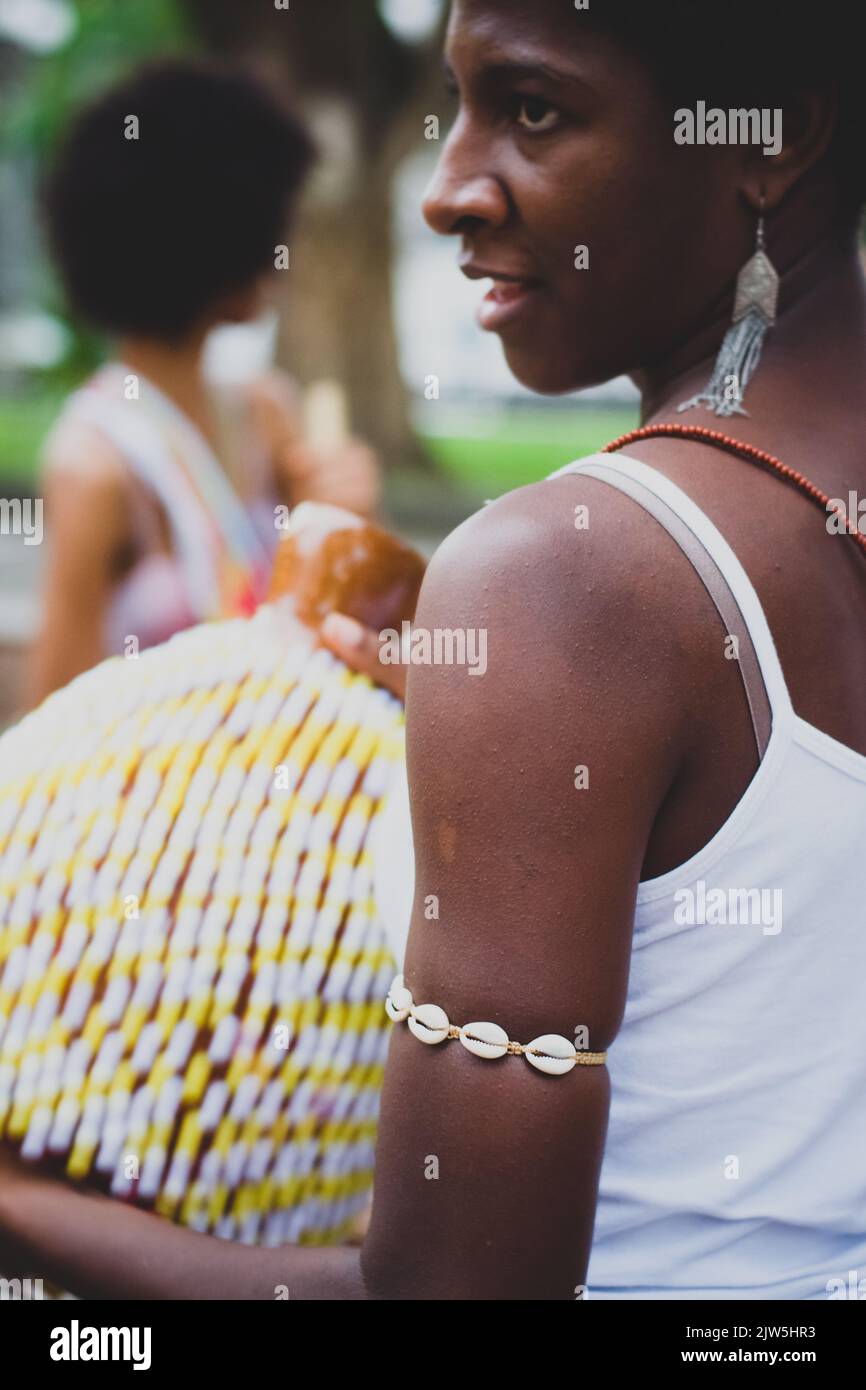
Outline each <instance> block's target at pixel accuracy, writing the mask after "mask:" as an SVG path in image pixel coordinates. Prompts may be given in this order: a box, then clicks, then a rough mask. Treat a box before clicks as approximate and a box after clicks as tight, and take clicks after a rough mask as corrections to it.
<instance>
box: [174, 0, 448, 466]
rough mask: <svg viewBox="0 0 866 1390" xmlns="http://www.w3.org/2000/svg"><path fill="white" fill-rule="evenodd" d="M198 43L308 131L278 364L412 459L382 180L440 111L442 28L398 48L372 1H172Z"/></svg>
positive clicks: (402, 458)
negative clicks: (311, 144)
mask: <svg viewBox="0 0 866 1390" xmlns="http://www.w3.org/2000/svg"><path fill="white" fill-rule="evenodd" d="M182 6H183V8H184V10H185V11H186V13H187V15H188V16H189V18H190V19H191V21H192V23H193V26H194V27H195V29H196V30H197V31H198V33H199V34H200V35H201V37H202V39H203V41H204V43H205V45H206V47H207V48H209V49H210V50H212V51H213V52H215V53H218V54H220V55H223V56H225V57H230V58H237V59H239V60H243V61H245V62H248V63H252V64H253V65H254V66H256V67H257V69H258V70H259V71H260V72H261V73H262V74H263V75H265V76H267V77H269V78H270V79H271V80H272V81H274V82H275V83H277V84H278V85H279V86H280V87H281V88H282V89H283V90H284V91H286V90H287V91H288V92H289V94H290V95H291V96H292V97H293V98H294V100H295V103H296V104H297V106H298V107H299V109H300V110H301V112H302V114H303V115H304V116H305V117H306V119H307V120H308V122H309V123H310V125H311V127H312V130H313V135H314V138H315V140H316V142H317V145H318V147H319V152H320V164H319V168H318V170H317V172H316V173H315V174H314V176H313V178H312V180H311V184H310V188H309V190H308V194H307V196H306V197H305V200H304V203H303V206H302V209H301V215H300V217H299V220H298V223H297V226H296V228H295V231H294V232H293V235H292V239H291V271H290V282H289V286H290V288H289V294H290V305H289V309H288V312H287V314H286V316H285V319H284V331H283V340H282V353H283V358H284V360H285V362H286V363H287V365H288V366H289V368H290V370H291V371H292V373H293V374H294V375H295V376H296V377H298V378H299V379H300V380H301V381H303V382H308V381H312V380H314V379H316V378H318V377H323V376H327V377H332V378H335V379H336V380H338V381H340V382H341V383H342V384H343V386H344V387H345V389H346V391H347V393H348V396H349V401H350V409H351V416H352V425H353V428H354V429H355V430H357V431H358V432H359V433H360V434H362V435H363V436H364V437H365V438H367V439H369V440H371V441H372V442H373V443H374V444H375V445H376V446H377V447H378V448H379V449H380V450H381V452H382V454H383V456H384V458H385V460H386V462H387V463H389V464H396V463H401V464H404V465H405V464H416V465H417V464H423V463H424V462H425V461H426V456H425V454H424V451H423V448H422V446H421V445H420V443H419V441H418V440H417V439H416V437H415V435H414V434H413V431H412V428H411V424H410V418H409V399H408V393H407V391H406V388H405V385H404V383H403V381H402V378H401V376H400V371H399V364H398V350H397V341H396V335H395V330H394V319H393V303H392V284H391V275H392V261H393V250H394V248H393V236H392V226H391V221H392V184H393V178H394V174H395V171H396V169H397V167H398V165H399V163H400V161H401V160H402V159H403V158H404V156H405V155H406V154H407V153H408V152H409V151H410V150H411V149H412V148H413V147H417V145H418V143H419V142H420V141H421V140H422V139H423V137H424V118H425V116H426V115H428V114H435V112H436V109H437V107H436V105H435V104H434V103H435V102H438V104H439V105H440V106H441V97H440V96H439V93H440V91H441V80H440V77H439V73H440V54H441V34H437V35H435V36H434V37H433V39H432V40H430V41H429V42H427V43H425V44H423V45H410V44H405V43H402V42H401V41H400V40H399V39H398V38H396V37H395V36H394V35H393V34H392V33H391V31H390V30H389V29H388V28H387V26H386V25H385V24H384V22H383V21H382V19H381V17H380V15H379V12H378V8H377V5H376V0H325V3H323V0H290V8H289V9H278V8H277V7H276V0H182Z"/></svg>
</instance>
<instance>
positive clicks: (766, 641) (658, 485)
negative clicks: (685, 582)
mask: <svg viewBox="0 0 866 1390" xmlns="http://www.w3.org/2000/svg"><path fill="white" fill-rule="evenodd" d="M568 473H583V474H586V475H587V476H589V477H592V478H596V479H598V480H599V481H600V482H606V483H609V484H610V485H611V486H613V487H618V488H619V489H620V491H622V492H626V493H627V494H628V495H629V496H630V497H632V498H633V499H634V500H635V501H636V502H638V503H639V504H640V505H644V506H646V504H645V503H643V502H642V501H641V497H640V489H645V490H646V491H647V492H649V493H651V494H653V495H654V496H655V497H656V498H658V500H659V501H660V502H661V503H663V504H664V506H666V507H667V508H668V509H669V510H670V511H671V512H673V513H674V514H675V516H676V517H678V518H679V520H680V521H681V522H682V523H683V524H684V525H685V526H686V528H687V529H688V531H689V532H690V533H691V535H692V536H693V537H694V538H695V540H696V541H697V542H698V543H699V545H700V547H701V548H702V549H703V550H704V551H705V552H706V554H707V555H709V557H710V558H711V560H712V561H713V562H714V564H715V566H716V567H717V569H718V571H719V573H720V574H721V576H722V578H723V579H724V581H725V584H726V585H727V587H728V588H729V590H730V592H731V594H732V595H733V597H734V600H735V601H736V604H737V607H738V608H739V610H740V613H741V615H742V619H743V623H744V625H745V628H746V630H747V632H748V634H749V637H750V639H751V642H752V645H753V647H754V652H755V656H756V658H757V663H758V666H759V668H760V673H761V677H762V680H763V683H764V687H765V689H766V693H767V699H768V700H769V704H770V710H771V711H772V722H773V733H774V734H775V733H777V732H778V731H779V729H780V728H781V726H782V725H783V724H790V723H791V722H792V721H793V719H794V710H793V706H792V704H791V696H790V693H789V691H788V685H787V682H786V680H785V677H784V674H783V672H782V666H781V663H780V661H779V655H778V652H777V651H776V644H775V642H774V641H773V635H772V633H771V632H770V627H769V624H768V623H767V618H766V615H765V613H764V609H763V605H762V604H761V600H760V599H759V598H758V595H757V593H756V591H755V587H754V585H753V584H752V581H751V580H750V579H749V577H748V575H747V574H746V571H745V570H744V569H743V566H742V565H741V563H740V561H739V560H738V559H737V556H736V555H735V554H734V551H733V550H732V549H731V547H730V545H729V544H728V542H727V541H726V540H725V538H724V536H723V535H722V533H721V532H720V531H719V530H718V528H717V527H716V526H715V525H714V523H713V522H712V521H710V519H709V517H708V516H707V515H706V513H705V512H702V511H701V509H700V507H698V506H697V505H696V503H694V502H693V501H692V499H691V498H690V497H689V496H688V495H687V494H686V493H685V492H683V490H682V488H680V487H677V485H676V483H672V482H671V480H670V479H669V478H666V477H665V475H664V474H663V473H660V472H659V471H658V470H657V469H655V468H651V467H650V466H649V464H646V463H640V462H639V461H638V460H637V459H633V458H631V457H630V456H629V455H628V454H623V453H616V454H590V455H588V456H587V457H586V458H583V459H577V460H575V461H574V462H573V463H569V464H566V465H565V467H564V468H560V469H557V471H556V472H555V473H553V474H551V475H550V477H551V478H559V477H562V476H563V475H564V474H568ZM630 483H631V484H637V487H636V488H635V487H632V486H630ZM669 529H670V528H669ZM670 534H672V535H673V537H674V539H675V540H677V542H678V544H679V545H680V547H681V548H682V549H684V550H686V547H685V546H684V545H683V543H682V540H680V539H679V538H678V537H677V535H676V534H675V532H674V531H673V530H670ZM686 553H689V552H688V551H686ZM689 558H690V559H692V563H693V564H694V563H695V561H694V558H693V557H692V556H691V555H689ZM696 568H697V566H696Z"/></svg>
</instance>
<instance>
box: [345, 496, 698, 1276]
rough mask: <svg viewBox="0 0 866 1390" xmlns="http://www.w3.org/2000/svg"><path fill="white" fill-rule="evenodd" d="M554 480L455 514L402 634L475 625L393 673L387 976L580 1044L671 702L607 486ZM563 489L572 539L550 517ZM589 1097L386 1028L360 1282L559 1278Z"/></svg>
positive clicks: (612, 1024) (651, 804)
mask: <svg viewBox="0 0 866 1390" xmlns="http://www.w3.org/2000/svg"><path fill="white" fill-rule="evenodd" d="M569 481H570V484H571V490H570V491H569V490H568V489H566V488H563V487H562V486H561V484H559V483H556V484H553V483H551V484H541V485H540V488H541V489H548V490H547V491H539V489H538V487H536V488H532V489H525V490H522V491H521V492H518V493H514V494H511V495H510V496H509V497H507V498H504V499H503V500H502V501H501V502H500V503H497V504H496V505H495V506H493V507H491V508H489V509H488V510H487V511H486V512H484V513H481V514H480V515H479V516H478V517H475V518H473V519H472V520H471V521H470V522H469V523H468V524H467V525H466V526H464V527H463V528H461V529H460V531H458V532H457V533H455V535H454V536H453V537H452V538H450V539H449V541H448V542H446V544H445V545H444V546H443V547H442V549H441V550H440V551H439V553H438V554H437V556H436V557H435V558H434V560H433V563H432V565H431V568H430V571H429V572H428V578H427V580H426V582H425V585H424V589H423V592H422V596H421V603H420V605H419V611H418V614H417V617H416V623H415V633H416V637H415V641H418V640H419V639H418V637H417V634H418V632H419V631H425V632H429V633H430V634H431V637H432V636H434V635H435V630H436V629H437V628H438V629H440V630H445V629H449V630H451V631H452V632H453V633H459V632H460V631H462V632H463V633H464V640H465V641H466V643H467V651H470V652H473V653H474V655H475V656H478V655H479V653H480V652H481V651H483V649H484V647H483V644H484V642H486V670H485V671H484V673H483V674H481V668H482V662H481V661H480V660H479V661H478V662H477V663H476V665H477V672H478V673H477V674H470V671H471V667H470V666H468V665H466V666H459V665H444V664H443V665H430V666H427V665H418V666H417V667H416V666H414V665H413V667H412V668H411V670H410V676H409V694H408V703H407V737H408V760H409V779H410V788H411V803H412V822H413V835H414V841H415V860H416V888H415V906H414V911H413V918H412V925H411V931H410V940H409V946H408V950H407V956H406V964H405V978H406V984H407V986H408V987H409V989H410V990H411V992H412V994H413V997H414V1000H415V1003H416V1004H421V1003H435V1004H438V1005H439V1006H440V1007H442V1008H443V1009H444V1010H445V1012H446V1014H447V1015H448V1018H449V1020H450V1021H451V1022H452V1023H454V1024H457V1025H463V1024H466V1023H471V1022H477V1021H480V1020H486V1021H491V1022H494V1023H497V1024H499V1025H500V1026H501V1027H502V1028H503V1029H504V1030H505V1031H506V1033H507V1034H508V1037H509V1038H510V1039H512V1040H514V1041H517V1042H520V1043H524V1044H525V1043H528V1042H530V1041H531V1040H532V1039H533V1038H536V1037H538V1036H540V1035H542V1034H545V1033H557V1034H562V1035H564V1036H565V1037H567V1038H569V1039H575V1038H576V1039H577V1042H578V1046H581V1047H585V1048H588V1049H589V1050H591V1051H603V1050H605V1049H606V1048H607V1047H608V1046H609V1045H610V1044H611V1043H613V1041H614V1039H615V1036H616V1032H617V1029H618V1026H619V1022H620V1019H621V1015H622V1010H623V1007H624V1001H625V991H626V985H627V979H628V969H629V959H630V948H631V929H632V920H633V913H634V904H635V894H636V890H637V884H638V881H639V878H640V870H641V864H642V860H643V856H644V851H645V848H646V843H647V839H648V836H649V832H650V829H651V826H652V822H653V818H654V816H655V813H656V811H657V809H658V806H659V805H660V803H661V801H662V799H663V797H664V795H665V792H666V790H667V788H668V786H669V785H670V782H671V779H672V777H673V775H674V772H675V768H676V763H677V758H678V751H677V747H676V739H675V738H672V737H671V736H670V728H671V724H672V721H675V719H676V698H677V697H676V692H675V690H674V689H673V688H672V686H673V679H672V676H671V664H670V663H666V662H665V661H664V660H660V659H659V656H660V653H659V640H660V639H659V637H658V634H655V633H651V632H649V631H648V630H647V625H646V623H645V621H642V619H645V617H646V614H645V613H643V614H641V613H640V605H639V602H638V600H637V599H636V596H635V590H634V585H633V584H632V583H630V582H626V581H624V580H623V578H622V577H621V576H622V573H623V569H624V568H627V561H626V560H625V558H624V556H623V554H622V547H621V546H620V545H619V544H616V545H615V546H612V545H611V540H612V538H613V537H614V536H617V534H618V529H617V528H618V527H619V516H618V511H620V510H621V509H622V507H623V505H629V504H624V503H623V501H622V500H621V499H619V498H618V497H615V496H612V495H611V490H610V489H606V488H604V485H603V484H600V483H593V482H592V481H591V480H582V481H581V482H580V484H579V487H580V488H581V489H582V490H583V491H582V493H581V494H580V495H578V494H577V486H578V484H576V482H575V480H573V479H572V480H569ZM584 494H587V495H589V496H591V498H592V504H593V511H592V514H593V519H594V523H595V533H594V534H589V533H587V532H582V533H580V532H576V531H575V529H574V522H573V515H574V514H573V506H572V502H573V501H575V502H576V501H583V500H585V496H584ZM625 530H626V532H627V530H628V528H627V527H626V528H625ZM619 531H620V532H621V531H622V528H621V527H619ZM628 544H629V541H628V537H627V536H626V539H625V545H626V548H627V547H628ZM473 632H474V633H475V634H476V636H475V639H474V640H475V644H476V645H475V646H474V647H472V646H471V642H472V638H471V634H472V633H473ZM442 640H443V648H442V650H443V652H444V650H445V647H444V640H445V639H444V638H443V639H442ZM661 640H662V641H664V639H663V638H662V639H661ZM434 650H435V647H434ZM650 654H652V659H651V660H650V659H647V660H644V658H645V657H646V658H649V656H650ZM584 1030H585V1031H584ZM607 1107H608V1078H607V1071H606V1068H604V1067H600V1066H595V1067H593V1066H589V1067H576V1068H574V1069H573V1070H572V1071H571V1072H570V1073H568V1074H567V1075H565V1076H560V1077H549V1076H546V1075H542V1074H540V1073H539V1072H537V1071H535V1070H534V1069H533V1068H532V1067H530V1066H529V1065H528V1064H527V1063H526V1061H524V1060H523V1059H522V1058H521V1057H519V1056H514V1055H509V1056H506V1057H505V1058H502V1059H501V1060H498V1061H485V1060H481V1059H478V1058H476V1057H474V1056H472V1055H470V1054H469V1053H468V1052H467V1051H466V1050H465V1049H464V1048H463V1047H462V1046H461V1045H460V1043H459V1042H456V1041H449V1042H445V1043H442V1044H440V1045H436V1046H425V1045H424V1044H423V1043H421V1042H419V1041H418V1040H417V1039H416V1038H414V1037H413V1036H412V1035H411V1034H410V1033H409V1031H408V1029H407V1028H406V1026H405V1025H399V1026H397V1027H396V1028H395V1036H394V1038H393V1040H392V1045H391V1053H390V1057H389V1063H388V1069H387V1075H386V1082H385V1091H384V1096H383V1106H382V1116H381V1125H380V1138H379V1147H378V1152H377V1168H376V1197H375V1203H374V1211H373V1220H372V1226H371V1231H370V1235H369V1237H368V1241H367V1243H366V1245H365V1248H364V1254H363V1264H364V1274H365V1279H366V1280H367V1283H368V1287H369V1288H370V1290H371V1292H372V1293H373V1295H374V1296H375V1295H377V1294H379V1295H384V1296H385V1297H401V1296H402V1297H428V1298H429V1297H432V1298H436V1297H446V1298H449V1297H456V1298H472V1299H475V1298H520V1299H522V1298H533V1297H536V1298H570V1297H574V1289H575V1286H577V1285H579V1284H581V1283H582V1281H583V1277H584V1274H585V1268H586V1262H587V1258H588V1251H589V1245H590V1241H591V1234H592V1223H593V1219H594V1211H595V1200H596V1191H597V1182H598V1173H599V1168H600V1163H601V1157H602V1152H603V1145H604V1135H605V1129H606V1122H607Z"/></svg>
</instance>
